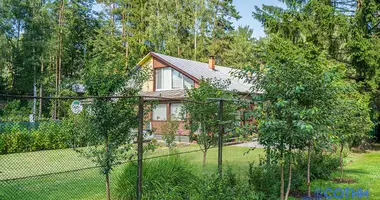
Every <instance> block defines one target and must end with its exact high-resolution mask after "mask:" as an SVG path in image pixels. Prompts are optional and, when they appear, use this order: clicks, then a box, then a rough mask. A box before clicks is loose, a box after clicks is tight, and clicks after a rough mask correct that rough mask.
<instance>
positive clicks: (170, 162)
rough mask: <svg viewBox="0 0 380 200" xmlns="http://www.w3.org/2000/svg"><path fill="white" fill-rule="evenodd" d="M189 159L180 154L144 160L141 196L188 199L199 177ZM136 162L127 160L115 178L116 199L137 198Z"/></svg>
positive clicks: (145, 197)
mask: <svg viewBox="0 0 380 200" xmlns="http://www.w3.org/2000/svg"><path fill="white" fill-rule="evenodd" d="M193 171H194V168H193V166H192V165H191V164H190V162H188V161H186V160H184V159H182V158H180V157H179V156H171V157H166V158H160V159H152V160H147V161H144V164H143V188H144V191H143V198H144V199H189V198H190V195H191V192H192V191H194V189H193V188H191V187H194V186H195V185H196V183H197V181H198V178H197V177H196V176H195V175H194V174H193ZM136 174H137V163H128V164H127V165H126V166H125V167H124V169H123V171H122V173H121V174H120V176H119V177H118V178H117V183H116V188H115V192H114V195H115V197H116V198H117V199H136V181H137V180H136Z"/></svg>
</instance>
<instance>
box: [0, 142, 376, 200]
mask: <svg viewBox="0 0 380 200" xmlns="http://www.w3.org/2000/svg"><path fill="white" fill-rule="evenodd" d="M197 149H199V147H198V146H197V145H191V146H187V147H181V148H178V149H177V150H178V151H179V152H185V151H193V150H197ZM247 150H248V148H245V147H234V146H227V147H224V150H223V167H224V168H226V167H227V166H230V167H231V168H232V169H233V170H234V171H235V172H237V173H238V174H239V175H240V176H243V177H246V176H245V174H246V171H247V169H248V164H249V163H250V162H256V163H258V160H259V157H260V155H261V156H263V155H264V154H263V150H262V149H256V150H254V151H252V152H250V153H249V154H247V155H244V153H245V152H246V151H247ZM165 154H168V149H166V148H164V149H159V150H156V151H155V152H153V153H147V154H145V155H144V157H152V156H159V155H165ZM181 156H182V157H184V158H187V159H189V160H190V161H191V162H192V163H194V165H195V166H196V170H198V171H197V172H196V173H202V152H194V153H189V154H182V155H181ZM217 159H218V155H217V149H210V150H209V152H208V156H207V165H206V172H207V173H213V172H215V171H216V170H217ZM346 161H347V166H346V167H345V178H350V179H353V180H355V181H356V182H355V183H353V184H339V183H335V182H333V181H325V180H316V181H313V182H312V186H311V187H312V189H314V188H316V187H318V188H322V189H323V188H337V187H339V188H346V187H348V188H355V189H357V188H362V189H368V190H369V194H370V199H380V151H371V152H369V153H363V154H355V153H351V154H350V155H349V156H348V157H347V158H346ZM94 166H95V165H94V163H92V162H91V161H90V160H88V159H86V158H84V157H82V156H80V155H79V154H78V153H76V152H75V151H73V150H72V149H63V150H50V151H39V152H29V153H18V154H9V155H1V156H0V199H1V200H3V199H21V200H23V199H88V200H93V199H95V200H96V199H99V200H100V199H105V183H104V177H103V176H102V175H101V174H100V172H99V169H98V168H93V169H86V170H80V171H75V172H70V173H60V174H53V175H49V176H42V177H41V176H40V177H34V178H27V179H17V180H10V181H2V180H5V179H14V178H21V177H25V176H36V175H41V174H46V173H57V172H58V173H59V172H63V171H67V170H76V169H82V168H86V167H94ZM121 168H122V165H120V166H117V167H116V168H115V169H114V171H113V172H112V174H111V192H112V185H113V184H114V183H115V182H116V181H115V178H116V177H117V176H118V175H119V173H120V172H121ZM334 177H339V172H336V173H334ZM301 189H304V188H301Z"/></svg>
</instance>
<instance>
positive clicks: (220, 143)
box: [218, 100, 224, 177]
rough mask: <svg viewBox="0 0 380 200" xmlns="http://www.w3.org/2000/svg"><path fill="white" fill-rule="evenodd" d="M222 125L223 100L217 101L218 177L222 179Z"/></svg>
mask: <svg viewBox="0 0 380 200" xmlns="http://www.w3.org/2000/svg"><path fill="white" fill-rule="evenodd" d="M222 123H223V100H219V137H218V171H219V175H220V177H222V154H223V135H224V125H223V124H222Z"/></svg>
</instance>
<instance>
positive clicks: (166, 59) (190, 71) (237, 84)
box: [139, 52, 260, 93]
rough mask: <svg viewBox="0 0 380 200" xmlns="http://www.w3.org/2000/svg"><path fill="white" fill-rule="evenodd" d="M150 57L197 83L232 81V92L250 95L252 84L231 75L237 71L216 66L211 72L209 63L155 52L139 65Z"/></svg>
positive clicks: (141, 62)
mask: <svg viewBox="0 0 380 200" xmlns="http://www.w3.org/2000/svg"><path fill="white" fill-rule="evenodd" d="M150 56H152V57H154V58H156V59H158V60H160V61H162V62H163V63H165V64H168V65H169V66H170V67H173V68H174V69H177V70H178V71H181V72H183V73H184V74H185V75H187V76H189V77H191V78H195V79H196V81H199V80H200V79H202V78H204V79H213V78H217V79H222V80H230V81H231V84H230V86H229V89H230V90H236V91H238V92H242V93H248V92H249V91H250V88H251V85H250V84H247V83H245V82H244V81H243V80H242V79H238V78H236V77H234V76H232V75H231V72H233V71H234V70H236V69H233V68H230V67H223V66H218V65H215V70H211V69H209V68H208V63H202V62H198V61H193V60H187V59H182V58H177V57H172V56H168V55H164V54H159V53H155V52H150V53H149V54H148V55H147V56H145V58H144V59H143V60H141V61H140V63H139V65H142V64H143V63H144V62H145V61H146V60H147V59H148V58H150ZM257 93H260V92H257Z"/></svg>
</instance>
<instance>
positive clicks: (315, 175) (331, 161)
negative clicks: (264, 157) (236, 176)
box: [248, 153, 339, 199]
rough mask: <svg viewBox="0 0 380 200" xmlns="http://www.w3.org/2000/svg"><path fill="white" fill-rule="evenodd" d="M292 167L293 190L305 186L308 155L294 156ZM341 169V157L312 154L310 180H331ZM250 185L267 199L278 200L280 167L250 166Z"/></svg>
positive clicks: (286, 173) (286, 171)
mask: <svg viewBox="0 0 380 200" xmlns="http://www.w3.org/2000/svg"><path fill="white" fill-rule="evenodd" d="M294 158H295V159H294V161H295V162H293V165H292V185H291V190H292V191H294V190H295V189H297V188H299V187H301V186H303V185H305V183H306V175H307V155H306V153H299V154H296V155H295V156H294ZM338 167H339V157H338V156H337V155H332V154H322V153H312V154H311V159H310V178H311V180H314V179H329V178H330V177H331V174H332V173H333V172H334V171H335V170H336V169H337V168H338ZM284 172H285V173H284V178H285V188H286V187H287V183H288V163H287V162H286V163H285V168H284ZM248 178H249V181H248V182H249V184H250V185H251V186H252V187H253V189H254V190H255V191H256V192H260V193H263V194H265V199H278V197H279V196H280V186H281V182H280V181H281V174H280V166H279V165H276V164H271V165H265V164H263V165H259V166H254V165H253V164H250V167H249V171H248Z"/></svg>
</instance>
